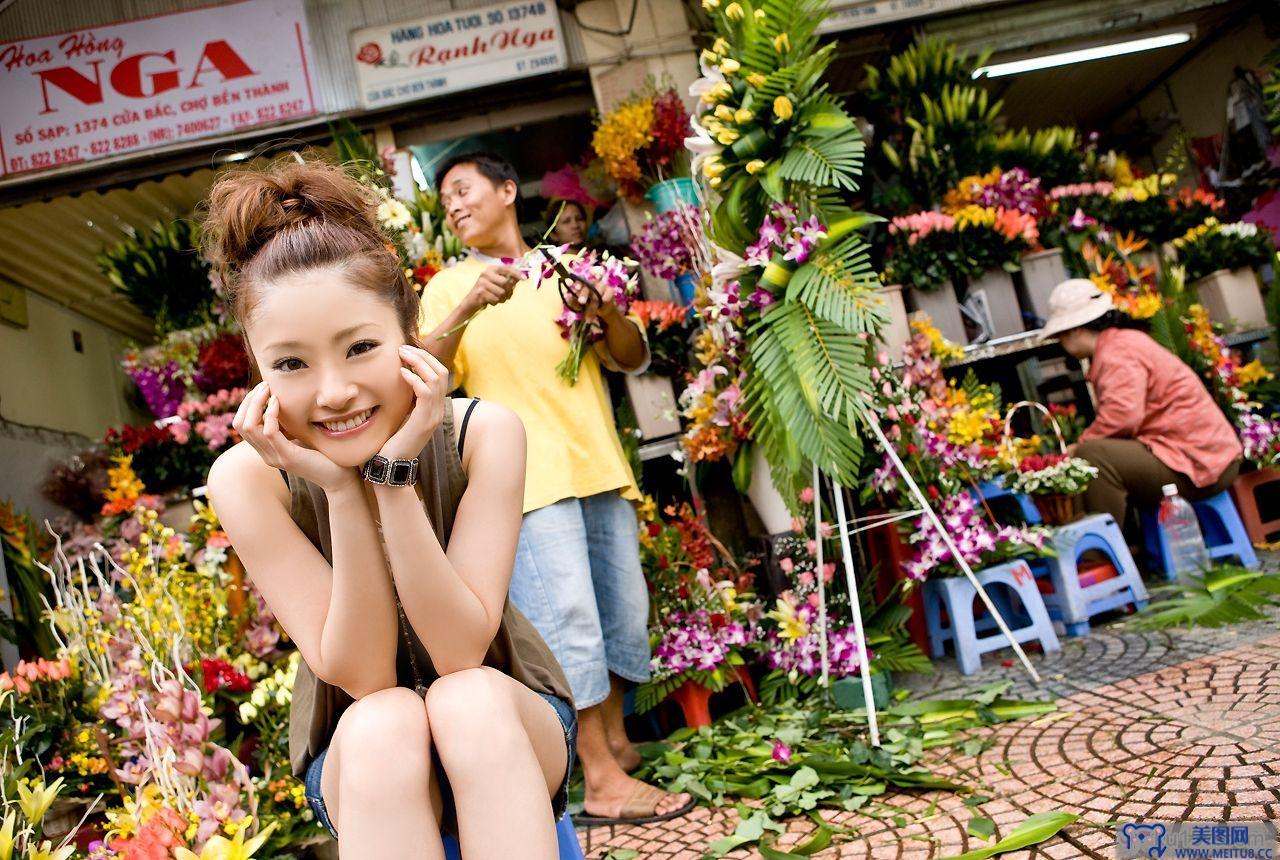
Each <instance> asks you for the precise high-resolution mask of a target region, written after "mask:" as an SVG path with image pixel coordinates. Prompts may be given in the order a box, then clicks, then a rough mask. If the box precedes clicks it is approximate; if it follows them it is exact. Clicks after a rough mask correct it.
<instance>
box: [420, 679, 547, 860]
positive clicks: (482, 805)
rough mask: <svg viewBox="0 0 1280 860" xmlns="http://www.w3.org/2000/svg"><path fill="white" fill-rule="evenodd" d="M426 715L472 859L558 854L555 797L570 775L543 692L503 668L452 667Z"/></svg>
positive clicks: (431, 695) (541, 858)
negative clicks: (565, 776) (532, 687)
mask: <svg viewBox="0 0 1280 860" xmlns="http://www.w3.org/2000/svg"><path fill="white" fill-rule="evenodd" d="M427 720H428V722H430V724H431V734H432V739H433V742H434V744H435V749H436V754H437V755H438V756H439V757H440V764H441V766H442V768H443V769H444V773H445V777H446V779H448V781H449V787H450V788H451V789H452V791H453V799H454V805H455V806H456V807H457V811H458V831H459V833H458V841H459V843H460V847H461V848H462V856H463V857H466V858H467V860H510V858H512V857H520V858H527V860H555V858H557V857H558V856H559V849H558V847H557V839H556V830H555V820H554V819H553V818H552V812H551V796H552V795H553V794H554V793H555V792H556V790H557V789H559V787H560V783H561V782H562V781H563V780H564V771H565V768H566V767H567V765H568V751H567V750H566V748H565V742H564V727H563V726H561V725H560V720H559V718H558V717H557V716H556V713H555V711H554V710H553V709H552V708H551V706H550V705H549V704H547V702H546V701H545V700H544V699H542V697H540V696H539V695H538V694H536V693H534V692H533V691H532V690H530V689H529V688H528V687H526V686H524V685H523V684H521V683H520V682H519V681H516V680H515V679H513V678H511V677H510V676H508V675H505V674H503V673H502V672H499V671H497V670H496V669H490V668H487V667H482V668H479V669H468V670H465V671H462V672H453V673H451V674H449V675H445V676H444V677H443V678H440V679H438V680H437V681H435V683H433V684H432V685H431V689H430V690H428V691H427Z"/></svg>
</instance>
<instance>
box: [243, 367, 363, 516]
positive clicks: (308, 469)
mask: <svg viewBox="0 0 1280 860" xmlns="http://www.w3.org/2000/svg"><path fill="white" fill-rule="evenodd" d="M231 426H232V427H234V428H235V430H236V432H237V433H239V434H240V438H241V439H243V440H244V441H246V442H248V443H249V444H250V445H252V446H253V449H254V450H255V451H257V452H258V456H260V457H261V458H262V462H264V463H266V464H267V465H268V466H270V467H271V468H273V469H283V470H284V471H286V472H288V473H289V474H290V475H296V476H297V477H299V478H303V479H304V480H307V481H310V482H311V483H313V484H316V485H318V486H319V487H320V488H321V489H323V490H325V492H334V491H336V490H341V489H345V488H346V487H349V486H354V485H355V484H356V483H357V482H358V481H359V479H360V475H359V473H358V472H357V471H356V470H355V469H353V468H350V467H347V466H339V465H338V464H337V463H335V462H333V461H332V460H330V459H329V458H328V457H326V456H325V455H324V454H322V453H320V452H319V451H316V450H313V449H311V448H305V447H303V446H302V445H299V444H298V443H297V442H295V441H294V440H293V439H290V438H289V437H288V436H287V435H286V434H285V432H284V431H283V430H282V429H281V428H280V401H279V400H277V399H276V398H275V397H273V396H272V395H271V391H270V389H269V388H268V387H267V384H266V383H265V382H260V383H258V386H257V387H256V388H254V389H253V390H252V391H250V392H249V395H248V396H247V397H245V399H244V402H242V403H241V404H240V408H239V410H237V411H236V417H235V418H234V419H233V420H232V422H231Z"/></svg>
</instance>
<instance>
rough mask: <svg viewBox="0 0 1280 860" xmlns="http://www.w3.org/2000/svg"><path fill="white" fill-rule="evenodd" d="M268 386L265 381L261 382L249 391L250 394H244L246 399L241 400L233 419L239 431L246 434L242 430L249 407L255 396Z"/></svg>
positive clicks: (234, 425)
mask: <svg viewBox="0 0 1280 860" xmlns="http://www.w3.org/2000/svg"><path fill="white" fill-rule="evenodd" d="M266 387H267V384H266V383H265V382H259V383H258V384H257V385H255V386H254V387H253V388H252V389H251V390H250V391H249V393H248V394H246V395H245V396H244V400H241V401H240V408H239V409H237V410H236V416H235V417H234V418H232V419H231V426H232V427H233V428H234V429H235V431H236V432H237V433H240V434H241V435H244V434H243V433H242V432H241V431H243V430H244V426H245V416H246V415H247V414H248V412H249V407H250V405H251V404H252V403H253V398H254V397H256V396H257V395H258V393H259V392H260V391H262V389H264V388H266Z"/></svg>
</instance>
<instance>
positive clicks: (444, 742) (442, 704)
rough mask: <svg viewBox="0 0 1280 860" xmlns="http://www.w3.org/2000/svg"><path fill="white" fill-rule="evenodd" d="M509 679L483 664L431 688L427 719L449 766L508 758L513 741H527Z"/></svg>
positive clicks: (427, 703)
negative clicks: (465, 762)
mask: <svg viewBox="0 0 1280 860" xmlns="http://www.w3.org/2000/svg"><path fill="white" fill-rule="evenodd" d="M509 683H510V681H509V679H507V678H506V677H505V676H504V675H503V674H502V673H501V672H499V671H497V670H496V669H490V668H489V667H487V666H481V667H479V668H476V669H466V670H464V671H461V672H453V673H451V674H448V675H445V676H444V677H442V678H439V679H437V680H436V681H435V682H434V683H433V684H432V685H431V689H429V690H428V691H427V698H426V713H427V721H428V722H429V723H430V724H431V726H432V736H433V739H434V740H433V742H434V744H435V747H436V750H437V752H438V753H439V755H440V758H441V761H442V762H443V763H444V764H445V766H446V768H449V766H450V764H451V763H453V764H462V763H463V762H464V761H472V762H476V763H480V761H481V760H484V759H489V758H494V759H499V758H501V757H503V756H505V755H506V754H507V753H508V751H509V750H510V747H511V745H512V744H528V743H529V739H528V736H527V735H526V734H525V732H524V727H523V725H522V724H521V722H520V714H519V712H518V710H517V709H516V706H515V702H514V701H513V700H512V696H511V691H510V688H509V686H508V685H509Z"/></svg>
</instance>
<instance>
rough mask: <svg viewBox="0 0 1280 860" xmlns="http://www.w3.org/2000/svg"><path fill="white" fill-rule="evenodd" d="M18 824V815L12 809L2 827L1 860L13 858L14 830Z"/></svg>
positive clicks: (0, 839)
mask: <svg viewBox="0 0 1280 860" xmlns="http://www.w3.org/2000/svg"><path fill="white" fill-rule="evenodd" d="M17 824H18V814H17V813H16V812H14V811H13V810H12V809H11V810H9V812H8V813H7V814H6V815H5V817H4V825H3V826H0V860H10V858H11V857H12V856H13V829H14V827H16V826H17Z"/></svg>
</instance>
